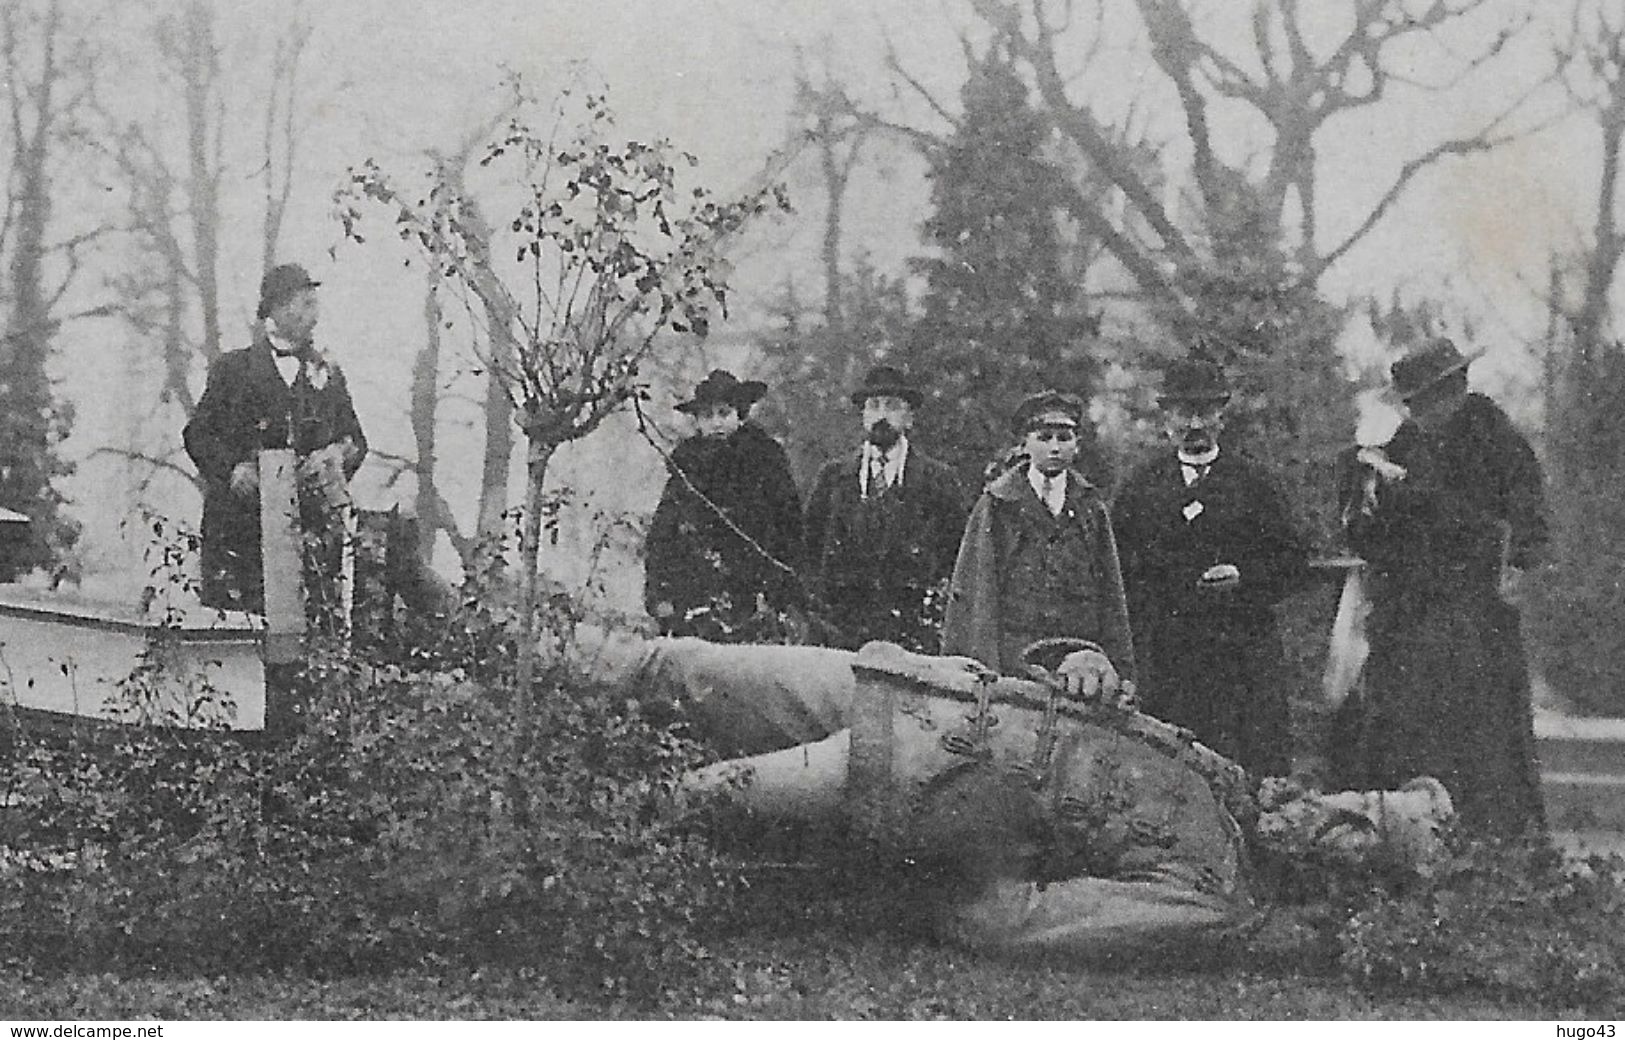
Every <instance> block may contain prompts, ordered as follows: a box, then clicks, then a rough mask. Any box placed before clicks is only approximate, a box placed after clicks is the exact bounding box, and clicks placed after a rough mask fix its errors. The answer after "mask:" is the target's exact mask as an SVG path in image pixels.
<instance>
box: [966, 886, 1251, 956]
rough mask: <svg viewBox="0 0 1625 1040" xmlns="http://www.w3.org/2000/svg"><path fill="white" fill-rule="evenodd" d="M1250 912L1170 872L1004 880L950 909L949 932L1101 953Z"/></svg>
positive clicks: (1180, 935) (973, 941) (1034, 947)
mask: <svg viewBox="0 0 1625 1040" xmlns="http://www.w3.org/2000/svg"><path fill="white" fill-rule="evenodd" d="M1249 912H1250V908H1249V907H1247V906H1246V905H1245V904H1240V903H1237V902H1236V901H1235V900H1233V899H1229V898H1226V897H1224V896H1222V895H1220V894H1217V893H1214V894H1208V893H1203V892H1200V891H1198V890H1197V889H1196V888H1194V887H1192V886H1190V885H1187V884H1184V883H1182V882H1180V881H1178V880H1176V879H1171V878H1170V879H1167V880H1160V879H1159V880H1146V881H1139V880H1134V881H1123V880H1117V879H1114V878H1100V877H1076V878H1071V879H1068V880H1066V881H1059V882H1051V883H1049V884H1047V885H1039V884H1037V883H1036V882H1031V881H1022V880H1019V879H1016V878H1000V879H998V880H996V881H993V882H991V883H989V884H988V885H987V886H986V887H984V888H983V889H982V891H981V892H980V894H978V895H977V896H976V897H975V898H973V899H971V900H969V901H967V902H965V903H961V904H957V905H954V906H952V907H951V908H949V909H948V910H947V911H946V913H945V919H944V921H943V930H944V932H945V934H946V937H947V938H950V939H953V940H955V941H957V942H961V943H964V944H965V945H967V946H973V947H978V948H982V949H996V950H1004V951H1007V952H1012V953H1015V952H1045V953H1072V954H1094V955H1099V954H1105V953H1111V952H1115V951H1120V950H1127V949H1144V948H1145V947H1146V946H1147V945H1150V944H1155V943H1157V942H1158V941H1160V940H1165V939H1166V940H1175V941H1185V940H1188V939H1190V938H1192V937H1195V936H1199V935H1201V934H1202V933H1204V932H1215V933H1216V932H1221V931H1224V930H1226V929H1229V928H1231V927H1234V926H1236V925H1238V924H1240V923H1241V922H1242V921H1243V920H1244V919H1245V917H1246V915H1247V914H1248V913H1249Z"/></svg>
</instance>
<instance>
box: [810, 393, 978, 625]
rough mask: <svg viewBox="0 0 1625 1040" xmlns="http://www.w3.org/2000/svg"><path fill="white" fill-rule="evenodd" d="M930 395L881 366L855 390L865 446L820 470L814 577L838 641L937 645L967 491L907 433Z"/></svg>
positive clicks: (813, 498)
mask: <svg viewBox="0 0 1625 1040" xmlns="http://www.w3.org/2000/svg"><path fill="white" fill-rule="evenodd" d="M924 398H925V395H924V394H923V393H922V392H921V391H920V389H919V387H917V386H915V385H914V384H913V383H912V382H911V381H910V380H909V378H908V376H907V375H905V374H904V373H903V372H902V371H901V370H900V369H897V368H894V367H892V366H890V365H879V366H876V367H875V368H873V369H871V370H870V371H869V373H868V374H867V375H866V376H865V377H864V380H863V383H862V384H861V385H860V386H858V387H857V388H855V389H854V390H853V391H852V394H851V400H852V403H853V404H854V405H855V406H857V407H859V408H860V409H862V412H861V415H862V420H863V432H864V440H863V445H862V446H861V447H860V448H858V450H857V451H854V452H852V453H850V454H847V455H844V456H842V457H840V458H837V459H833V460H831V461H829V462H827V463H825V464H824V466H823V468H822V469H821V470H819V473H818V477H817V479H816V480H815V482H814V484H813V490H812V494H811V495H809V496H808V499H807V511H806V516H805V523H804V526H803V530H804V531H805V539H806V547H807V553H808V558H809V565H810V568H811V578H812V580H811V586H812V588H813V590H814V592H815V593H816V596H817V600H818V602H817V603H815V606H816V607H818V608H819V609H820V610H821V612H823V613H824V615H825V618H824V619H825V620H826V621H827V622H829V623H830V624H832V625H833V626H834V627H835V628H836V629H837V630H838V632H839V633H840V637H839V639H838V640H837V642H839V643H840V644H841V645H843V646H846V647H848V648H851V649H856V648H857V647H859V646H862V645H863V644H864V643H866V642H869V641H870V640H874V639H883V640H887V641H889V642H893V643H898V644H899V645H901V646H904V647H906V648H908V649H910V650H921V651H926V652H935V651H936V649H937V645H938V637H937V634H936V625H935V622H934V621H933V614H934V612H935V610H936V609H937V608H936V606H935V605H934V603H933V602H932V600H933V597H934V593H936V592H938V591H940V588H941V585H942V583H943V582H944V581H945V580H946V579H947V577H948V575H949V573H950V572H951V571H952V570H953V565H954V554H955V553H956V552H957V550H958V547H959V537H960V534H961V532H962V531H963V530H964V525H965V513H966V505H965V494H964V491H963V489H962V487H961V485H960V482H959V479H958V477H956V476H955V475H954V472H953V470H952V469H950V468H949V467H948V466H947V465H946V464H944V463H942V462H939V461H937V460H936V459H933V458H931V457H930V456H928V455H926V454H925V453H924V452H923V451H921V450H920V449H919V446H918V445H916V444H914V443H913V441H912V440H911V439H910V437H909V434H910V432H911V431H912V430H913V427H914V411H915V409H916V408H918V407H919V406H920V404H921V402H922V401H923V400H924Z"/></svg>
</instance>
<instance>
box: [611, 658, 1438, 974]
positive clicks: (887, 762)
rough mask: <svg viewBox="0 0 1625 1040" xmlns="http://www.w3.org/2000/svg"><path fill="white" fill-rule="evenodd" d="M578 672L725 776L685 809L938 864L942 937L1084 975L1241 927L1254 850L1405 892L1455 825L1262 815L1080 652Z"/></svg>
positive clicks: (1195, 748) (1353, 806) (1225, 776)
mask: <svg viewBox="0 0 1625 1040" xmlns="http://www.w3.org/2000/svg"><path fill="white" fill-rule="evenodd" d="M1063 649H1065V648H1063ZM580 652H581V653H582V654H583V655H584V660H583V665H584V666H585V668H586V670H587V672H588V673H589V674H590V675H592V676H594V677H596V678H598V679H599V680H602V681H608V682H611V683H614V684H616V685H618V686H621V687H622V688H624V689H625V690H626V691H627V692H628V694H629V695H636V696H638V697H640V698H642V699H645V700H648V699H650V698H654V699H667V700H670V701H673V702H679V703H681V704H682V705H683V706H684V708H685V710H686V713H687V717H688V718H689V719H690V720H691V722H692V723H693V725H694V726H695V727H696V728H697V729H698V730H699V731H700V732H701V733H702V734H704V735H705V736H706V737H707V738H708V739H709V740H710V741H711V742H712V744H713V746H715V747H717V748H719V749H720V750H721V751H722V753H724V754H726V755H731V756H734V757H731V758H729V759H728V760H727V761H724V762H721V763H719V764H718V765H715V766H712V767H709V768H707V769H704V770H701V771H699V772H696V773H694V774H691V775H690V776H689V777H688V778H687V783H686V787H687V789H688V790H689V791H691V792H727V793H728V794H729V796H730V797H732V798H734V799H736V800H738V801H739V802H740V803H741V804H742V805H744V806H747V807H748V808H750V809H751V810H753V811H754V812H755V813H757V814H760V815H763V816H767V817H770V818H782V819H786V820H805V821H814V822H841V823H844V824H845V825H846V826H847V827H848V828H849V829H850V830H851V831H852V832H853V833H855V834H857V835H859V836H861V837H863V838H865V839H867V840H868V841H869V842H870V843H872V845H873V846H874V847H878V848H879V849H881V850H883V851H884V852H886V853H887V854H890V855H894V856H896V857H898V858H899V860H903V861H927V860H929V861H934V862H939V863H949V864H952V865H953V866H954V867H955V868H956V869H955V870H954V872H953V876H954V877H955V878H956V879H957V881H956V888H955V898H954V899H952V900H950V901H949V902H948V905H947V907H946V909H945V911H944V912H943V913H941V914H940V925H939V926H940V929H941V931H942V932H943V934H944V936H945V937H946V938H950V939H953V940H955V941H958V942H962V943H964V944H966V945H970V946H975V947H980V948H994V949H1001V950H1008V951H1040V952H1072V953H1090V952H1098V951H1101V950H1108V949H1117V948H1121V947H1125V946H1128V947H1133V946H1146V945H1153V944H1160V943H1161V942H1164V941H1168V940H1173V941H1181V942H1183V941H1188V940H1190V939H1193V938H1196V937H1199V936H1203V935H1224V934H1228V933H1230V932H1233V931H1235V930H1237V929H1240V928H1242V927H1244V926H1245V925H1246V924H1247V922H1248V921H1249V920H1251V919H1253V918H1254V917H1255V916H1256V913H1257V910H1256V902H1255V894H1254V891H1253V887H1254V886H1253V885H1252V883H1251V878H1250V852H1249V850H1250V848H1251V847H1253V843H1255V842H1265V843H1270V842H1274V843H1276V847H1278V848H1291V849H1298V850H1301V849H1303V848H1304V847H1305V846H1306V844H1311V845H1314V846H1315V847H1316V848H1317V850H1320V851H1325V852H1329V853H1331V854H1334V855H1343V856H1348V857H1359V856H1364V855H1372V854H1375V853H1378V852H1380V853H1381V855H1382V856H1383V857H1384V862H1385V863H1388V864H1395V863H1398V864H1400V865H1402V866H1405V867H1408V868H1409V869H1413V870H1420V869H1425V868H1426V866H1427V864H1428V863H1429V861H1430V860H1432V859H1433V858H1434V857H1436V856H1438V855H1439V854H1440V852H1441V851H1442V847H1441V841H1440V837H1439V829H1440V827H1441V826H1442V825H1443V824H1444V823H1445V822H1446V821H1447V820H1448V819H1449V817H1450V815H1451V806H1450V798H1449V795H1448V793H1447V792H1446V791H1445V789H1444V787H1443V786H1442V785H1441V784H1439V783H1438V782H1437V781H1435V780H1432V779H1429V778H1421V779H1418V780H1417V781H1414V782H1413V783H1411V784H1407V785H1406V786H1405V788H1403V789H1402V790H1400V791H1396V792H1343V793H1338V794H1331V795H1321V794H1313V793H1310V794H1298V793H1294V794H1293V795H1292V796H1291V797H1286V798H1283V797H1281V792H1282V790H1283V788H1282V787H1281V786H1280V785H1275V786H1274V787H1273V788H1269V787H1268V786H1266V792H1265V797H1264V798H1263V799H1262V800H1261V799H1260V798H1259V792H1258V791H1257V790H1255V788H1254V787H1253V785H1252V784H1251V783H1250V782H1249V780H1248V778H1247V776H1246V775H1245V774H1244V773H1243V772H1242V770H1241V768H1240V767H1239V766H1237V765H1235V764H1234V763H1232V762H1230V761H1229V760H1227V759H1225V758H1224V757H1222V756H1220V755H1218V754H1217V753H1215V752H1213V751H1212V750H1210V749H1208V748H1206V747H1205V746H1203V745H1201V744H1199V743H1197V742H1196V741H1195V740H1194V739H1193V738H1192V737H1191V735H1190V734H1189V733H1188V732H1187V731H1184V730H1181V729H1178V728H1176V727H1174V726H1170V725H1168V724H1166V723H1163V722H1161V721H1159V720H1157V719H1154V718H1152V717H1150V716H1148V715H1145V714H1142V713H1140V712H1138V711H1136V710H1135V709H1134V707H1133V705H1132V696H1131V694H1130V693H1129V691H1127V690H1126V689H1125V687H1126V686H1127V684H1120V683H1119V682H1118V680H1117V676H1116V673H1115V671H1114V670H1112V668H1111V665H1110V662H1108V661H1107V660H1106V659H1105V657H1104V655H1102V654H1100V653H1099V651H1098V648H1092V647H1089V646H1087V645H1081V646H1078V647H1074V648H1072V650H1071V652H1070V653H1067V654H1066V656H1065V657H1064V659H1063V660H1062V661H1061V662H1060V663H1059V664H1058V665H1056V666H1055V667H1054V668H1053V669H1048V668H1045V667H1044V666H1043V665H1041V664H1037V665H1034V666H1033V674H1034V675H1035V678H1034V679H1013V678H1008V677H998V676H994V675H992V674H991V673H989V672H988V671H987V670H986V669H985V668H983V667H982V666H981V665H980V664H978V663H977V662H975V661H973V660H971V659H969V658H963V657H931V656H925V655H921V654H914V653H909V652H907V651H905V650H903V649H901V648H900V647H897V646H893V645H891V644H888V643H871V644H869V645H867V646H865V647H864V648H863V649H862V650H860V651H858V652H856V653H853V652H850V651H844V650H831V649H824V648H815V647H798V646H750V645H720V644H714V643H708V642H705V641H702V640H698V639H654V640H646V639H639V638H636V637H632V636H627V635H611V636H606V637H603V638H602V639H600V640H598V641H596V642H594V643H591V644H589V645H586V646H584V647H582V648H581V650H580ZM1268 784H1269V782H1268V781H1266V785H1268ZM1271 790H1273V792H1274V794H1273V796H1272V795H1271V794H1270V791H1271Z"/></svg>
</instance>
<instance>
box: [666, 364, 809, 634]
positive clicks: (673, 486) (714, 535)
mask: <svg viewBox="0 0 1625 1040" xmlns="http://www.w3.org/2000/svg"><path fill="white" fill-rule="evenodd" d="M766 393H767V384H766V383H762V382H759V381H757V380H753V379H752V380H741V379H739V378H738V377H737V376H735V375H734V374H733V373H732V372H729V371H727V370H726V369H721V368H719V369H714V370H712V371H711V372H710V373H709V374H708V375H707V376H706V377H705V378H704V379H703V380H701V381H700V382H699V384H698V385H696V386H695V387H694V392H693V394H692V395H691V396H690V397H689V398H688V399H687V400H685V401H681V402H679V403H678V404H677V406H676V408H677V410H678V411H679V412H682V413H684V414H685V415H690V416H693V417H694V419H695V420H696V423H697V426H698V432H697V434H696V435H695V436H692V437H689V438H687V439H686V440H684V441H683V442H682V443H680V444H678V445H677V447H676V449H675V450H673V451H672V453H671V456H670V459H669V460H668V462H669V467H670V470H671V475H670V477H669V478H668V480H667V481H666V487H665V490H664V491H663V492H662V493H661V496H660V504H659V505H658V506H657V507H656V509H655V515H654V519H653V521H652V523H651V524H650V528H649V536H648V540H647V542H646V561H645V584H644V605H645V607H646V608H647V609H648V611H649V614H650V616H651V617H653V618H654V619H655V621H656V623H657V624H658V625H659V626H660V629H661V631H662V632H663V633H665V634H669V635H688V636H699V637H702V638H706V639H712V640H717V641H721V642H740V641H747V640H754V641H767V642H772V641H775V639H776V638H777V637H778V636H779V635H780V634H781V629H782V616H783V613H784V611H785V610H786V609H788V608H789V607H790V606H792V605H793V604H794V603H795V602H796V600H797V598H798V597H797V595H796V589H797V585H796V575H795V568H796V567H797V566H798V565H799V563H800V557H801V495H800V493H799V492H798V491H797V490H796V485H795V480H794V479H793V478H792V477H791V475H790V460H789V457H788V456H786V455H785V452H784V448H783V447H781V446H780V445H779V442H778V441H776V440H774V439H773V438H772V437H770V436H768V434H767V433H766V432H764V431H763V430H762V429H761V428H760V427H759V426H757V425H756V424H755V423H752V422H747V421H745V419H746V416H747V415H748V414H749V412H750V408H751V406H752V405H754V404H755V403H756V402H757V401H759V400H761V399H762V397H763V395H765V394H766Z"/></svg>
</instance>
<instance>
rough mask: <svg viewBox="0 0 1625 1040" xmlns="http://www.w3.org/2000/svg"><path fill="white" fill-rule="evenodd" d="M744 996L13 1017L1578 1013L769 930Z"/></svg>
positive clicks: (148, 990) (95, 987) (313, 986)
mask: <svg viewBox="0 0 1625 1040" xmlns="http://www.w3.org/2000/svg"><path fill="white" fill-rule="evenodd" d="M718 952H719V953H722V954H724V955H727V956H734V957H739V958H740V959H741V964H742V970H741V971H740V972H739V973H738V975H737V976H736V979H735V981H734V983H733V985H732V986H731V987H729V988H731V990H732V991H731V992H718V993H714V994H711V995H708V996H706V997H704V998H702V999H700V1000H698V1001H697V1002H687V1001H685V1002H682V1003H677V1004H667V1005H664V1006H658V1007H653V1008H650V1007H643V1006H636V1005H629V1004H625V1003H618V1002H598V1001H571V1000H567V999H565V998H562V997H560V996H559V995H558V994H556V993H554V992H552V991H551V990H550V988H549V987H548V986H547V984H546V982H545V980H542V979H538V978H537V977H535V976H533V975H530V974H527V973H523V972H511V971H488V972H483V973H475V974H470V973H439V974H430V973H405V974H395V975H387V976H379V977H375V978H350V979H334V980H314V979H305V978H290V977H247V978H221V979H207V978H165V977H161V976H152V977H136V978H120V977H116V976H111V975H56V974H31V973H27V972H24V971H20V970H12V971H8V972H6V973H5V974H4V976H3V977H0V1019H13V1020H23V1021H26V1020H30V1019H33V1020H38V1021H42V1022H44V1021H51V1022H60V1021H71V1020H81V1021H83V1020H89V1019H159V1020H187V1019H217V1018H218V1019H271V1020H289V1019H366V1020H377V1019H501V1020H513V1019H583V1018H586V1019H600V1018H697V1017H709V1018H730V1019H962V1020H972V1019H973V1020H988V1019H1051V1020H1053V1019H1110V1020H1125V1019H1221V1020H1261V1019H1335V1020H1358V1019H1407V1020H1436V1019H1446V1020H1453V1019H1553V1018H1558V1017H1563V1018H1570V1017H1574V1016H1573V1015H1562V1014H1561V1010H1562V1009H1552V1008H1540V1007H1533V1006H1525V1005H1511V1006H1509V1005H1503V1004H1500V1003H1497V1002H1495V1001H1493V1000H1489V999H1485V998H1472V997H1428V998H1419V997H1409V998H1381V997H1373V996H1368V995H1365V994H1361V993H1358V992H1356V991H1355V990H1353V989H1351V988H1350V987H1349V986H1348V985H1347V984H1345V983H1341V982H1339V981H1337V980H1335V979H1329V978H1324V977H1316V976H1305V975H1292V974H1275V973H1255V972H1249V971H1247V970H1245V969H1244V968H1241V967H1231V968H1227V969H1224V970H1216V971H1209V972H1199V971H1184V970H1161V971H1159V970H1157V969H1155V968H1150V969H1147V968H1144V967H1141V968H1138V969H1135V970H1133V971H1127V970H1114V969H1111V968H1090V969H1067V968H1058V967H1037V966H1031V965H1013V964H1008V963H1001V962H998V961H991V960H988V959H984V958H979V957H976V956H973V955H968V954H965V953H963V952H960V951H950V950H944V949H940V948H933V947H929V946H921V945H918V944H913V943H906V944H905V943H900V942H898V941H896V940H895V939H893V938H890V937H875V938H870V939H867V940H865V939H854V938H851V937H832V936H819V935H816V934H812V935H807V936H799V937H794V938H791V939H789V940H786V941H767V940H762V939H758V940H754V941H750V942H740V943H733V944H729V945H728V946H727V947H724V948H723V949H721V950H719V951H718Z"/></svg>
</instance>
